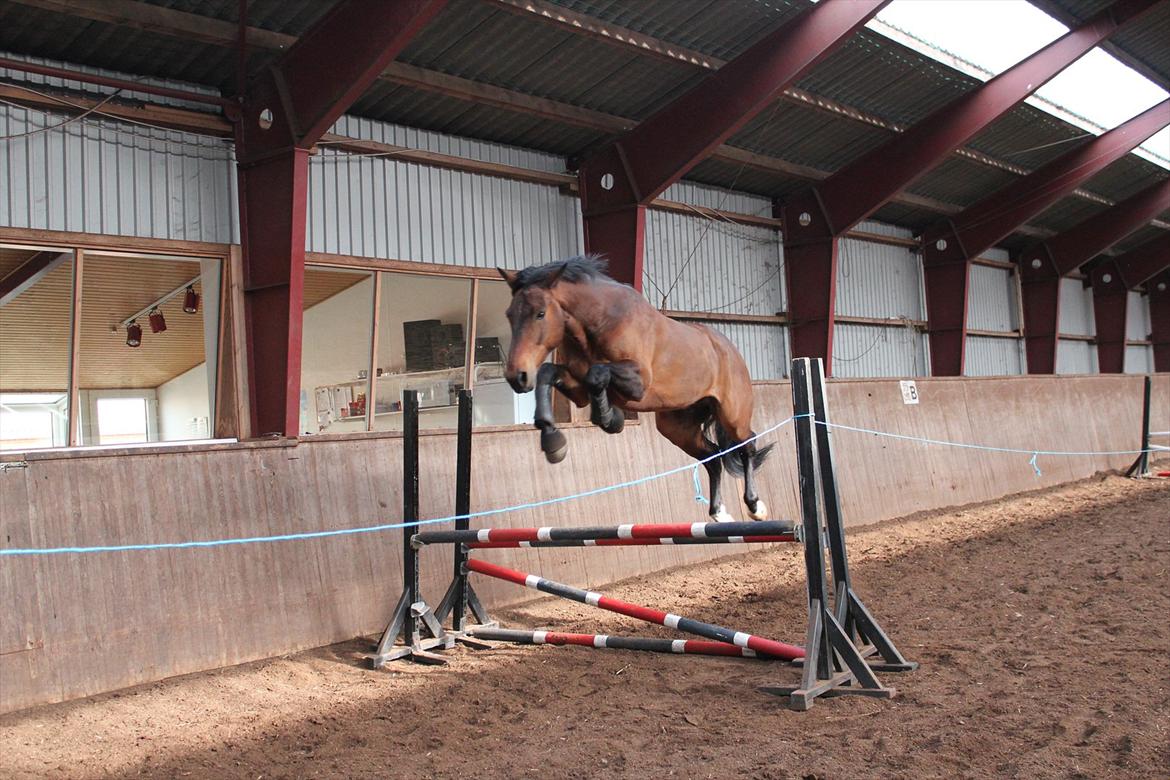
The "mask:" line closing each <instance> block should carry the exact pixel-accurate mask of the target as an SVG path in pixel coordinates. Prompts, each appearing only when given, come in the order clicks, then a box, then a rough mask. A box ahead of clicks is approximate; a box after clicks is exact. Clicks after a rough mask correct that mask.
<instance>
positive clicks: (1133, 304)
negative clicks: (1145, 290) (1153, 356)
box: [1125, 290, 1150, 341]
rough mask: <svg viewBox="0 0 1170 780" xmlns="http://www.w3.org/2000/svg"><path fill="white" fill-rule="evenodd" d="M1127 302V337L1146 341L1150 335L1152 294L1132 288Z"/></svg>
mask: <svg viewBox="0 0 1170 780" xmlns="http://www.w3.org/2000/svg"><path fill="white" fill-rule="evenodd" d="M1127 295H1128V297H1127V299H1126V302H1125V337H1126V338H1127V339H1130V340H1133V341H1145V340H1146V339H1148V338H1149V337H1150V296H1148V295H1142V294H1141V293H1139V292H1133V291H1132V290H1131V291H1130V292H1129V293H1128V294H1127Z"/></svg>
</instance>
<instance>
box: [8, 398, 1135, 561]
mask: <svg viewBox="0 0 1170 780" xmlns="http://www.w3.org/2000/svg"><path fill="white" fill-rule="evenodd" d="M811 416H812V415H811V414H798V415H794V416H792V417H789V418H788V419H786V420H783V421H782V422H779V423H777V424H776V425H773V426H772V427H770V428H767V429H765V430H763V431H761V432H760V433H757V434H756V435H755V436H752V437H751V438H750V439H746V440H744V441H741V442H740V443H739V444H735V445H733V446H731V447H728V448H727V449H725V450H723V451H721V452H716V453H715V454H714V455H709V456H707V457H706V458H703V459H702V460H700V461H699V462H698V463H695V464H693V465H687V466H679V467H678V468H673V469H668V470H666V471H662V472H659V473H657V474H651V475H650V476H647V477H640V478H638V479H632V480H629V481H627V482H618V483H616V484H613V485H606V486H604V487H599V488H593V489H592V490H586V491H583V492H581V493H573V494H571V495H567V496H559V497H557V498H548V499H545V500H543V501H531V502H529V503H526V504H516V505H515V506H506V507H500V508H498V509H485V510H482V511H479V512H470V513H468V514H463V515H450V516H449V517H436V518H432V519H430V520H418V521H416V522H413V523H383V524H380V525H370V526H361V527H358V528H338V529H331V530H327V531H308V532H304V533H295V534H277V535H274V536H249V537H241V538H234V539H208V540H204V541H195V542H157V543H153V544H119V545H106V546H97V547H30V548H14V549H9V550H0V557H3V556H29V555H65V554H81V553H100V552H130V551H139V550H182V549H190V548H197V547H226V546H229V545H240V544H257V543H260V542H291V541H298V540H303V539H323V538H327V537H331V536H349V535H353V534H367V533H377V532H380V531H392V530H394V529H396V528H397V529H401V528H407V527H410V526H415V527H417V526H423V525H433V524H437V523H450V522H454V521H455V520H462V519H465V518H466V519H471V518H474V517H489V516H492V515H500V514H505V513H508V512H518V511H520V510H524V509H539V508H540V507H545V506H551V505H553V504H561V503H564V502H566V501H575V500H577V499H581V498H588V497H590V496H596V495H600V494H602V493H610V492H612V491H615V490H623V489H625V488H629V487H634V486H636V485H642V484H645V483H647V482H652V481H654V480H657V479H662V478H664V477H669V476H672V475H674V474H678V473H680V472H683V471H686V470H687V469H691V470H692V471H691V473H692V476H693V478H694V482H695V500H696V501H702V502H704V503H707V499H706V498H705V497H704V496H703V491H702V485H701V484H700V482H699V466H701V465H703V464H704V463H707V462H709V461H712V460H714V459H716V458H721V457H723V456H724V455H726V454H727V453H729V452H732V451H734V450H737V449H739V448H740V447H743V446H745V445H747V444H750V443H751V442H753V441H756V440H757V439H759V438H761V437H763V436H767V435H768V434H770V433H772V432H773V431H777V430H779V429H780V428H783V427H784V426H785V425H788V424H789V423H791V422H792V421H793V420H797V419H800V418H802V417H811ZM817 424H818V425H824V426H825V427H827V428H829V429H830V430H831V429H833V428H836V429H839V430H843V431H853V432H855V433H866V434H870V435H873V436H884V437H886V438H890V439H898V440H900V441H914V442H920V443H923V444H936V445H940V446H944V447H958V448H961V449H968V450H984V451H986V452H1007V453H1018V454H1022V455H1031V456H1032V457H1031V460H1029V461H1028V464H1029V465H1030V466H1031V467H1032V468H1033V469H1034V470H1035V472H1036V476H1038V477H1039V476H1042V472H1041V471H1040V466H1039V465H1038V464H1037V459H1038V458H1039V457H1040V456H1041V455H1053V456H1093V455H1140V454H1142V453H1147V452H1153V451H1154V449H1153V448H1150V449H1145V450H1112V451H1103V452H1077V451H1069V450H1025V449H1016V448H1013V447H989V446H985V445H982V444H966V443H963V442H955V441H946V440H943V439H926V438H922V437H919V436H906V435H904V434H900V433H888V432H886V431H876V430H873V429H871V428H856V427H853V426H851V425H841V424H838V423H826V422H820V421H818V422H817Z"/></svg>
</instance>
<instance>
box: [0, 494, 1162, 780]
mask: <svg viewBox="0 0 1170 780" xmlns="http://www.w3.org/2000/svg"><path fill="white" fill-rule="evenodd" d="M1168 532H1170V481H1167V480H1161V481H1145V482H1135V481H1130V480H1125V479H1122V478H1119V477H1112V476H1111V477H1103V478H1097V479H1092V480H1088V481H1085V482H1081V483H1077V484H1075V485H1069V486H1065V487H1061V488H1057V489H1053V490H1049V491H1044V492H1041V493H1036V494H1032V495H1026V496H1019V497H1015V498H1013V499H1009V500H1004V501H1000V502H995V503H990V504H984V505H980V506H974V507H965V508H962V509H958V510H951V511H947V512H942V513H935V514H932V515H929V516H926V515H924V516H916V517H911V518H906V519H903V520H899V521H895V522H890V523H885V524H883V525H880V526H873V527H869V528H865V529H859V530H858V531H856V532H854V533H851V535H850V554H851V564H852V567H853V575H854V581H855V585H856V587H857V589H858V590H859V592H860V593H861V594H862V596H863V598H864V599H865V600H866V601H867V602H868V604H869V606H870V607H871V609H872V610H873V611H874V612H876V613H877V615H878V617H879V619H880V620H882V621H883V623H884V624H885V626H886V628H887V630H888V631H889V632H890V633H891V635H892V636H893V637H894V638H895V640H896V641H897V642H898V643H899V645H900V646H901V649H902V650H903V652H904V653H905V654H906V655H907V656H908V657H910V658H912V659H914V660H918V661H920V662H921V663H922V668H921V669H920V670H919V671H917V672H915V673H913V674H908V675H886V676H885V680H886V682H887V683H888V684H891V685H895V686H897V688H898V691H899V695H898V697H897V698H895V699H893V700H889V701H879V700H873V699H863V698H859V697H843V698H837V699H832V700H825V701H821V702H819V703H818V704H817V705H816V706H815V707H814V708H813V709H812V710H811V711H809V712H806V713H797V712H791V711H789V710H787V709H785V708H784V707H783V706H782V704H781V702H780V701H778V700H777V699H775V698H773V697H771V696H768V695H766V694H763V693H761V692H758V691H757V687H758V686H760V685H766V684H771V685H776V684H789V683H790V682H792V681H794V680H795V679H796V677H797V672H796V670H794V669H792V668H789V667H786V666H784V665H782V664H777V663H770V662H762V661H753V660H738V659H722V658H703V657H680V656H669V655H667V656H662V655H656V654H650V653H635V652H627V651H610V650H589V649H585V648H554V647H512V646H504V645H501V646H499V647H498V648H496V649H493V650H489V651H473V650H469V649H464V648H461V649H458V650H456V651H453V652H452V653H451V657H452V663H451V664H450V665H449V666H447V667H423V666H411V665H396V666H393V668H392V670H391V671H385V670H384V671H380V672H374V671H369V670H366V669H364V668H362V667H361V665H360V664H359V663H358V662H357V661H356V660H355V656H356V655H357V654H358V653H360V652H361V651H363V650H365V649H366V643H365V642H353V643H349V644H345V645H337V646H333V647H329V648H324V649H321V650H318V651H314V652H310V653H304V654H300V655H296V656H291V657H285V658H278V659H273V660H270V661H265V662H261V663H256V664H249V665H246V666H240V667H235V668H231V669H224V670H220V671H217V672H212V673H206V674H199V675H191V676H188V677H184V678H178V679H175V680H170V681H167V682H163V683H159V684H156V685H150V686H143V687H140V688H136V689H132V690H128V691H124V692H122V693H118V694H112V695H107V696H103V697H98V698H95V699H90V700H85V701H80V702H73V703H69V704H63V705H57V706H52V707H45V708H40V709H36V710H31V711H26V712H24V713H17V714H14V715H9V716H5V717H4V718H2V719H0V775H3V776H4V777H7V778H17V777H71V778H88V777H129V776H147V777H216V778H221V777H223V778H226V777H232V778H234V777H239V778H252V780H257V779H258V778H283V777H359V776H362V777H406V776H408V775H411V776H419V777H444V778H445V777H463V776H468V775H473V776H478V777H488V778H494V777H525V776H549V775H570V774H571V775H578V776H595V775H596V776H613V777H635V776H639V777H644V776H652V777H671V776H676V777H688V778H689V777H731V776H748V777H759V778H784V777H804V778H809V777H815V778H857V777H883V778H888V777H907V778H921V777H1029V778H1032V777H1084V778H1101V777H1134V778H1136V777H1162V778H1165V777H1167V776H1168V775H1170V672H1168V671H1167V669H1168V666H1167V650H1168V649H1170V622H1168V621H1167V615H1170V579H1168V576H1167V572H1168V569H1170V533H1168ZM801 571H802V567H801V565H800V563H799V561H798V558H797V551H796V550H795V549H794V548H792V547H784V548H770V549H761V550H757V551H755V552H749V553H747V554H745V555H743V556H740V557H736V558H731V559H726V560H723V561H721V562H717V563H713V564H703V565H701V566H697V567H692V568H688V569H681V570H677V571H674V572H672V573H670V574H668V575H666V576H664V577H660V578H658V579H655V580H654V581H648V580H647V581H636V580H635V581H628V582H624V583H621V584H620V585H618V586H615V587H612V588H608V589H607V591H608V592H611V593H612V594H613V595H617V596H625V597H627V598H630V599H631V600H635V601H639V602H642V603H647V604H655V605H659V606H663V607H672V608H676V609H677V611H679V612H681V613H683V614H689V615H692V616H695V617H705V618H707V619H710V620H713V621H716V622H720V623H723V624H725V625H730V626H733V627H748V628H753V629H755V630H757V631H759V633H761V634H765V635H768V634H771V635H773V636H775V637H776V638H780V639H791V640H793V641H796V642H800V641H802V638H803V631H804V628H803V623H804V615H803V609H804V607H803V606H802V604H803V602H804V599H805V595H804V584H803V577H802V573H801ZM680 594H681V595H680ZM711 594H720V595H719V596H718V597H713V596H712V595H711ZM499 617H500V618H502V619H503V621H504V623H505V624H507V625H518V626H542V625H545V626H556V627H559V628H563V629H564V630H582V631H605V632H610V633H615V634H617V633H628V634H642V635H647V634H652V633H653V631H654V629H652V628H651V629H645V628H642V627H640V626H633V627H631V625H630V624H631V622H632V621H630V620H628V619H626V618H621V617H619V616H616V615H610V614H607V613H599V612H598V611H595V610H590V609H589V608H587V607H584V606H580V605H576V604H571V603H568V602H562V601H557V600H548V599H545V600H541V601H536V602H533V603H530V604H528V605H526V606H524V607H522V608H519V609H514V610H511V611H509V612H505V613H502V614H501V615H499ZM765 628H767V629H768V630H767V631H765V630H764V629H765Z"/></svg>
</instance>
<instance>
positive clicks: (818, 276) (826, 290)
mask: <svg viewBox="0 0 1170 780" xmlns="http://www.w3.org/2000/svg"><path fill="white" fill-rule="evenodd" d="M1163 1H1164V0H1116V2H1114V3H1112V4H1111V5H1110V6H1109V7H1108V8H1106V9H1104V10H1103V11H1101V12H1100V13H1098V14H1096V15H1095V16H1093V17H1092V18H1091V19H1089V20H1087V21H1086V22H1085V23H1084V24H1082V25H1081V26H1080V27H1078V28H1076V29H1073V30H1070V31H1069V32H1068V33H1066V34H1065V35H1064V36H1063V37H1061V38H1059V39H1057V40H1056V41H1054V42H1053V43H1051V44H1049V45H1048V46H1046V47H1044V48H1043V49H1041V50H1040V51H1038V52H1036V53H1035V54H1033V55H1031V56H1030V57H1028V58H1027V59H1025V60H1023V61H1021V62H1019V63H1018V64H1016V65H1015V66H1013V67H1012V68H1010V69H1008V70H1006V71H1004V72H1003V73H1001V74H1000V75H998V76H996V77H995V78H993V79H991V80H990V81H988V82H987V83H985V84H983V85H982V86H980V87H977V88H975V89H973V90H971V91H970V92H968V93H967V94H965V95H962V96H960V97H958V98H956V99H955V100H953V101H951V102H950V103H949V104H947V105H946V106H943V107H942V108H940V109H939V110H937V111H935V112H934V113H933V114H931V115H930V116H929V117H927V118H926V119H924V120H922V121H921V122H919V123H917V124H916V125H914V126H912V127H910V128H908V129H907V130H906V132H904V133H903V134H902V135H900V136H898V137H896V138H892V139H890V140H889V141H887V142H886V143H884V144H882V145H881V146H879V147H877V148H876V149H874V150H872V151H870V152H868V153H866V154H864V155H862V156H861V157H860V158H859V159H858V160H856V161H855V162H853V163H850V164H849V165H847V166H845V167H844V168H842V169H841V170H839V171H837V172H836V173H834V174H833V175H832V176H830V177H829V178H827V179H825V180H824V181H822V182H819V183H817V184H815V185H813V186H812V187H810V188H808V189H806V190H803V191H801V192H799V193H797V194H795V195H793V196H791V197H789V198H787V199H786V200H785V201H784V204H783V205H782V207H781V208H780V214H778V215H777V216H779V217H780V218H781V219H783V220H784V255H785V264H784V265H785V273H786V275H787V279H788V289H789V290H791V291H792V293H791V294H790V301H791V302H790V304H789V316H790V317H791V318H792V320H793V322H792V325H791V326H790V330H789V335H790V339H791V342H792V354H793V356H794V357H819V358H821V359H823V360H824V361H825V370H826V373H829V374H832V372H833V351H832V347H833V326H834V321H835V317H834V305H835V297H836V276H837V269H836V263H837V240H838V238H839V237H840V236H842V235H844V234H845V233H846V232H847V231H848V230H849V229H850V228H852V227H853V226H854V225H856V224H857V223H858V222H860V221H861V220H863V219H865V218H866V217H867V216H869V215H870V214H872V213H873V212H874V211H876V210H877V209H878V208H880V207H881V206H882V204H884V203H885V202H887V201H888V200H890V199H891V198H893V197H894V196H896V195H897V194H898V193H899V192H901V191H902V190H903V189H905V188H906V187H907V186H908V185H909V184H911V183H912V182H913V181H914V180H915V179H917V178H918V177H919V176H921V175H922V174H924V173H926V172H927V171H929V170H930V169H931V168H933V167H934V166H935V165H937V164H938V163H939V162H941V161H942V160H943V159H944V158H946V157H947V155H949V154H950V153H951V152H953V151H954V150H955V149H957V148H959V147H960V146H962V145H963V144H965V143H966V142H967V141H969V140H970V139H971V138H972V137H973V136H975V134H976V133H978V132H979V131H981V130H982V129H983V128H985V127H986V126H987V125H989V124H991V123H992V122H993V121H995V120H996V119H997V118H999V117H1000V116H1002V115H1003V114H1005V113H1006V112H1007V111H1009V110H1010V109H1011V108H1012V107H1013V106H1015V105H1016V104H1017V103H1019V102H1020V101H1022V100H1023V99H1024V98H1026V97H1027V96H1028V95H1030V94H1031V93H1032V92H1034V91H1036V90H1037V89H1038V88H1040V87H1041V86H1043V85H1044V84H1045V83H1046V82H1048V81H1049V80H1050V79H1052V78H1053V77H1054V76H1056V75H1057V74H1058V73H1060V72H1061V71H1062V70H1064V68H1066V67H1067V66H1068V65H1070V64H1071V63H1072V62H1074V61H1076V60H1077V59H1079V58H1080V57H1081V56H1082V55H1084V54H1085V53H1086V52H1088V51H1089V50H1090V49H1092V48H1093V47H1094V46H1096V45H1097V44H1098V43H1100V42H1101V41H1103V40H1105V39H1106V38H1107V37H1108V36H1109V35H1111V34H1112V33H1114V32H1115V31H1116V30H1117V29H1118V28H1120V27H1121V26H1122V25H1123V24H1125V23H1126V22H1129V21H1132V20H1133V19H1136V18H1137V17H1138V16H1140V15H1141V14H1143V13H1145V12H1146V11H1148V10H1149V9H1150V8H1152V7H1153V6H1155V5H1157V4H1158V3H1159V2H1163ZM936 277H937V278H936V279H934V280H933V284H932V286H933V287H934V288H935V290H936V293H937V291H939V290H941V289H943V287H944V286H945V285H951V284H953V285H958V286H959V287H960V288H961V292H952V293H951V294H950V295H948V296H945V299H946V300H945V302H944V301H943V300H940V298H942V297H944V296H942V295H940V294H936V295H935V296H934V298H935V301H934V314H933V315H932V316H933V319H934V320H935V322H936V323H937V325H938V334H937V336H936V337H935V339H934V341H935V342H936V343H937V345H938V349H939V352H940V354H941V355H945V356H947V357H946V359H945V360H942V361H940V365H939V367H938V369H937V370H938V371H940V372H942V373H960V372H961V371H962V368H963V355H962V353H963V340H964V338H963V337H964V330H963V327H962V323H963V322H965V320H966V280H967V268H966V267H965V266H960V267H959V268H952V269H949V270H941V269H940V271H939V273H938V274H936ZM1057 305H1058V303H1057V302H1054V303H1052V311H1055V307H1056V306H1057ZM940 307H941V308H940ZM1045 328H1047V326H1045ZM1052 328H1053V331H1054V332H1055V325H1053V326H1052ZM1054 361H1055V353H1054V355H1053V359H1052V361H1051V362H1054Z"/></svg>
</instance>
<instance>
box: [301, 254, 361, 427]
mask: <svg viewBox="0 0 1170 780" xmlns="http://www.w3.org/2000/svg"><path fill="white" fill-rule="evenodd" d="M374 293H375V290H374V274H372V273H369V272H368V271H351V270H348V269H343V268H319V267H316V266H309V267H307V268H306V269H305V292H304V310H305V315H304V317H305V318H304V323H303V325H302V334H303V335H302V347H301V350H302V351H301V413H300V420H301V422H300V431H301V433H305V434H313V433H325V432H328V433H352V432H354V431H365V430H368V429H369V420H368V419H367V416H366V410H367V407H368V402H367V398H368V397H369V392H370V386H369V371H370V338H371V334H372V332H373V323H374V314H373V307H374Z"/></svg>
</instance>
